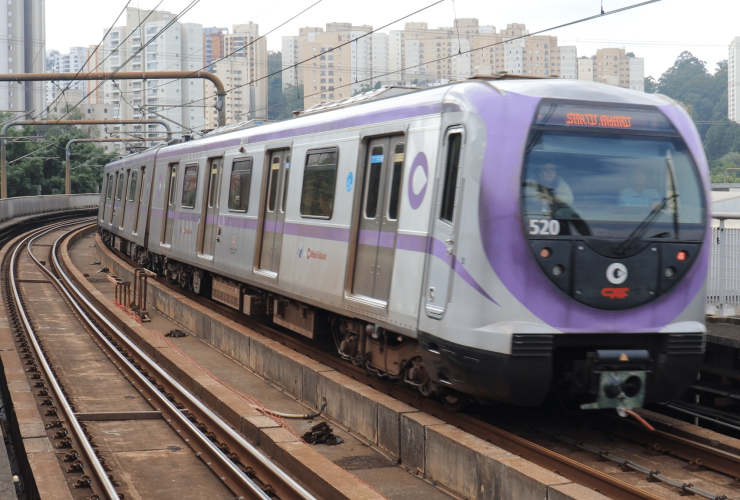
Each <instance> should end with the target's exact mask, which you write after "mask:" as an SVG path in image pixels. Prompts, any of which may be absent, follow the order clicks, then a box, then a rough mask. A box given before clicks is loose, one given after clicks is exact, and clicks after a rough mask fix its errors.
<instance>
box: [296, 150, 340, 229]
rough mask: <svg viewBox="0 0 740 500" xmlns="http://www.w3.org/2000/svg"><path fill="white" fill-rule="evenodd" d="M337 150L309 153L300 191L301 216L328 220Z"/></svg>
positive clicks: (331, 204) (334, 183)
mask: <svg viewBox="0 0 740 500" xmlns="http://www.w3.org/2000/svg"><path fill="white" fill-rule="evenodd" d="M337 156H338V152H337V149H322V150H319V151H309V153H308V156H307V158H306V168H305V171H304V174H303V188H302V189H301V216H303V217H317V218H324V219H330V218H331V215H332V212H333V210H334V190H335V187H336V181H337Z"/></svg>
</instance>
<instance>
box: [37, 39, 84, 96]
mask: <svg viewBox="0 0 740 500" xmlns="http://www.w3.org/2000/svg"><path fill="white" fill-rule="evenodd" d="M46 57H47V58H46V72H47V73H77V72H82V71H84V72H85V73H87V72H89V71H91V70H92V68H91V67H89V65H87V66H86V65H85V63H86V62H87V57H88V48H87V47H71V48H70V49H69V53H68V54H60V53H59V51H58V50H50V51H49V52H48V53H47V56H46ZM45 86H46V103H47V105H48V106H51V104H52V103H54V106H55V107H57V106H58V105H59V102H58V101H57V102H54V101H55V100H56V99H57V97H58V96H60V95H61V94H62V91H64V93H65V97H67V102H69V104H70V105H75V104H77V103H79V102H80V100H81V99H83V98H84V97H85V96H86V94H87V89H88V87H89V86H90V82H87V81H75V82H69V81H56V82H45ZM70 90H77V91H80V92H79V93H80V94H81V97H80V98H79V99H77V100H73V99H71V98H70V97H69V96H67V95H66V93H68V92H69V91H70ZM75 95H77V94H75ZM60 100H61V98H60Z"/></svg>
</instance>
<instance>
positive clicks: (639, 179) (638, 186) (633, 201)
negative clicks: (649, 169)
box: [619, 168, 660, 208]
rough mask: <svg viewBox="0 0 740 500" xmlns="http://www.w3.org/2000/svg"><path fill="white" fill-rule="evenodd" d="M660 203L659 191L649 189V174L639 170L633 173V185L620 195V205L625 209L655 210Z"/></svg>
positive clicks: (623, 190)
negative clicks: (642, 208) (645, 208)
mask: <svg viewBox="0 0 740 500" xmlns="http://www.w3.org/2000/svg"><path fill="white" fill-rule="evenodd" d="M659 203H660V195H659V194H658V190H657V189H654V188H648V187H647V174H646V173H645V171H644V170H643V169H640V168H637V169H635V170H634V172H633V173H632V185H631V186H629V187H626V188H624V189H622V191H621V192H620V193H619V204H620V205H622V206H624V207H650V208H655V207H656V206H657V205H658V204H659Z"/></svg>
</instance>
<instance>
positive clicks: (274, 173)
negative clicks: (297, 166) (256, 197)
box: [267, 156, 280, 212]
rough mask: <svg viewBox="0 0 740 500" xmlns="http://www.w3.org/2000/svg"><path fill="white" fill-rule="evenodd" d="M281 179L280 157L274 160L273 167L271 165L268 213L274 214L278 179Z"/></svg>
mask: <svg viewBox="0 0 740 500" xmlns="http://www.w3.org/2000/svg"><path fill="white" fill-rule="evenodd" d="M279 178H280V157H279V156H275V157H273V159H272V165H270V192H269V196H270V197H269V199H268V201H267V211H268V212H274V211H275V204H276V203H277V188H278V179H279Z"/></svg>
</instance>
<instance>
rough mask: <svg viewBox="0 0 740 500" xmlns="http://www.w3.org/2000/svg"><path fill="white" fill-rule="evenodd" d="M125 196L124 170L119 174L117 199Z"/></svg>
mask: <svg viewBox="0 0 740 500" xmlns="http://www.w3.org/2000/svg"><path fill="white" fill-rule="evenodd" d="M121 196H123V172H121V173H120V174H118V189H116V200H120V199H121Z"/></svg>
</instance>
